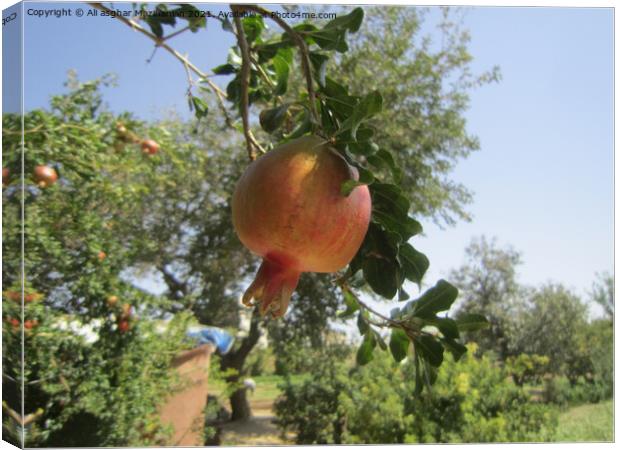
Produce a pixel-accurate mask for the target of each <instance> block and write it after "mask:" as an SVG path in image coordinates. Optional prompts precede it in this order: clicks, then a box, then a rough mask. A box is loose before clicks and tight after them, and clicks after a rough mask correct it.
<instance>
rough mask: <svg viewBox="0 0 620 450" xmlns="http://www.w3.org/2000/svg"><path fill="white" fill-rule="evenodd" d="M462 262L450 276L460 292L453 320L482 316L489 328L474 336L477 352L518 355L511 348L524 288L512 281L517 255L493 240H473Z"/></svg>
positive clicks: (518, 262) (515, 279)
mask: <svg viewBox="0 0 620 450" xmlns="http://www.w3.org/2000/svg"><path fill="white" fill-rule="evenodd" d="M465 254H466V262H465V264H464V265H462V266H461V267H460V268H458V269H456V270H453V271H452V272H451V274H450V277H451V279H453V280H454V283H455V285H456V286H457V287H458V288H459V290H460V293H461V303H460V305H459V309H458V311H457V317H458V316H459V315H463V314H472V313H474V314H483V315H485V316H486V317H487V319H488V320H489V322H490V327H489V328H487V329H486V330H482V331H480V332H477V333H476V338H475V340H476V342H477V343H478V345H479V347H480V350H481V351H488V350H492V351H494V352H496V353H497V354H498V355H499V356H500V358H502V359H505V358H506V357H508V356H510V355H513V354H518V353H520V351H519V349H517V348H515V345H516V344H515V336H516V335H517V333H518V331H517V329H518V328H519V324H518V321H519V318H521V317H523V312H524V311H525V306H526V305H525V303H524V300H523V294H524V289H523V287H521V286H520V285H519V283H518V282H517V278H516V268H517V266H518V265H519V264H521V256H520V254H519V253H518V252H517V251H515V250H513V249H512V248H510V247H508V248H505V249H501V248H498V247H497V243H496V241H495V239H493V240H490V241H489V240H488V239H487V238H486V237H484V236H481V237H479V238H475V239H473V240H472V242H471V243H470V244H469V246H468V247H467V248H466V250H465Z"/></svg>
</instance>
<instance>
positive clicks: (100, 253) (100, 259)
mask: <svg viewBox="0 0 620 450" xmlns="http://www.w3.org/2000/svg"><path fill="white" fill-rule="evenodd" d="M106 256H108V255H106V254H105V252H104V251H103V250H102V251H100V252H99V253H97V259H98V260H99V261H103V260H104V259H105V258H106Z"/></svg>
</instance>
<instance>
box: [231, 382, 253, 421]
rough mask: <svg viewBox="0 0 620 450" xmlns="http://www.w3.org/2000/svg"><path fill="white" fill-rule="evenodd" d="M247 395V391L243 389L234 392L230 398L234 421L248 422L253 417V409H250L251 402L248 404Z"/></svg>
mask: <svg viewBox="0 0 620 450" xmlns="http://www.w3.org/2000/svg"><path fill="white" fill-rule="evenodd" d="M246 393H247V389H244V388H241V389H238V390H236V391H235V392H233V393H232V395H231V396H230V408H231V409H232V417H231V419H232V420H246V419H249V418H250V417H252V409H251V408H250V402H248V396H247V395H246Z"/></svg>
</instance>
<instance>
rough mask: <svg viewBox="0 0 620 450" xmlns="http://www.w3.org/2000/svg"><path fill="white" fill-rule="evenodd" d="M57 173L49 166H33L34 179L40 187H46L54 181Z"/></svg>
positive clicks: (56, 178)
mask: <svg viewBox="0 0 620 450" xmlns="http://www.w3.org/2000/svg"><path fill="white" fill-rule="evenodd" d="M56 180H58V174H57V173H56V171H55V170H54V169H53V168H51V167H49V166H36V167H35V168H34V181H35V183H37V185H38V186H39V187H40V188H46V187H48V186H51V185H52V184H54V183H56Z"/></svg>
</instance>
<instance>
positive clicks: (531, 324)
mask: <svg viewBox="0 0 620 450" xmlns="http://www.w3.org/2000/svg"><path fill="white" fill-rule="evenodd" d="M587 317H588V310H587V306H586V305H585V304H584V303H583V302H582V301H581V300H580V299H579V297H577V296H576V295H575V294H573V293H572V292H570V291H569V290H568V289H566V288H565V287H564V286H562V285H560V284H547V285H545V286H542V287H540V288H538V289H536V290H534V291H533V293H532V295H531V298H530V308H529V309H528V311H527V313H526V317H525V320H524V321H523V323H522V327H523V328H522V330H521V333H520V340H521V345H522V347H523V348H524V350H525V351H526V352H527V353H533V354H538V355H541V356H547V357H548V358H549V368H550V370H551V372H553V373H557V374H565V375H566V376H567V377H568V378H569V379H570V380H571V381H572V382H575V381H576V380H577V378H578V377H579V376H581V375H584V374H586V373H588V372H590V371H591V370H592V367H591V363H590V358H589V356H588V353H589V351H590V348H589V347H587V346H586V347H584V346H583V345H580V336H582V335H583V333H585V331H586V328H587V325H588V324H587Z"/></svg>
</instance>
